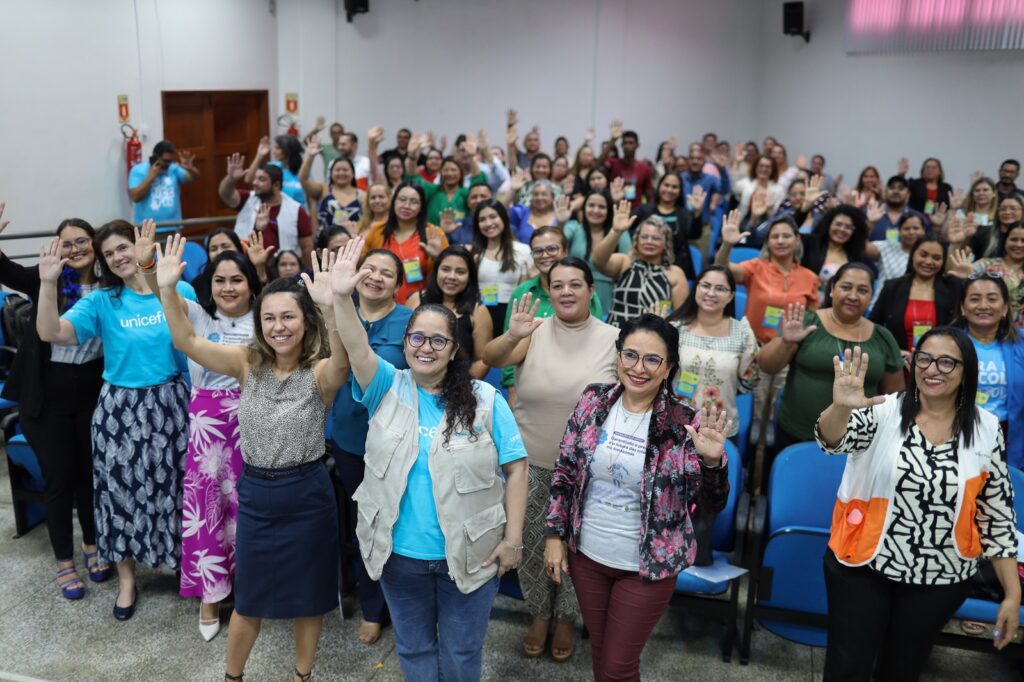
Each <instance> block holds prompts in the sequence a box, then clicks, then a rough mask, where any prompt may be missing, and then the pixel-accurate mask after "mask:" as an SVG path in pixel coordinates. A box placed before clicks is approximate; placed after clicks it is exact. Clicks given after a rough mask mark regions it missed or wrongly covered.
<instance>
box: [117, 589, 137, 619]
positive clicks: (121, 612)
mask: <svg viewBox="0 0 1024 682" xmlns="http://www.w3.org/2000/svg"><path fill="white" fill-rule="evenodd" d="M138 603H139V588H137V587H136V588H134V590H133V594H132V603H131V605H129V606H118V605H117V599H116V598H115V599H114V618H117V619H118V620H128V619H129V618H131V617H132V616H134V615H135V605H136V604H138Z"/></svg>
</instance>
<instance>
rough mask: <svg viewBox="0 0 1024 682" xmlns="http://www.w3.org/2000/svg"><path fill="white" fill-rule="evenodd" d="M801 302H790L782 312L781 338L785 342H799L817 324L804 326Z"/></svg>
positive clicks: (813, 329)
mask: <svg viewBox="0 0 1024 682" xmlns="http://www.w3.org/2000/svg"><path fill="white" fill-rule="evenodd" d="M805 311H806V308H805V307H804V304H803V303H790V304H789V305H788V306H786V310H785V311H784V312H783V313H782V340H783V341H785V342H786V343H800V342H801V341H803V340H804V339H806V338H807V337H808V336H810V335H811V334H812V333H813V332H814V331H815V330H816V329H817V328H818V325H816V324H812V325H811V326H809V327H805V326H804V312H805Z"/></svg>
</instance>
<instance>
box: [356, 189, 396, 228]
mask: <svg viewBox="0 0 1024 682" xmlns="http://www.w3.org/2000/svg"><path fill="white" fill-rule="evenodd" d="M374 187H380V188H381V189H383V190H384V193H385V194H386V195H387V196H388V198H389V199H390V198H391V190H389V189H388V186H387V184H386V183H383V182H374V183H372V184H371V185H370V186H369V187H367V188H366V194H365V195H364V196H363V212H362V215H361V216H360V217H359V223H358V226H357V233H356V234H354V235H352V236H353V237H358V236H359V235H361V234H366V232H367V231H369V229H370V228H371V227H373V211H371V210H370V192H372V191H373V188H374ZM385 220H387V218H386V217H385Z"/></svg>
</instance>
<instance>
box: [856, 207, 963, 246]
mask: <svg viewBox="0 0 1024 682" xmlns="http://www.w3.org/2000/svg"><path fill="white" fill-rule="evenodd" d="M869 219H870V218H869ZM946 241H948V242H949V243H950V244H957V245H959V244H963V243H964V242H965V241H967V231H966V230H965V229H964V221H962V220H961V219H960V216H958V215H956V214H953V215H951V216H950V217H949V220H948V221H947V223H946Z"/></svg>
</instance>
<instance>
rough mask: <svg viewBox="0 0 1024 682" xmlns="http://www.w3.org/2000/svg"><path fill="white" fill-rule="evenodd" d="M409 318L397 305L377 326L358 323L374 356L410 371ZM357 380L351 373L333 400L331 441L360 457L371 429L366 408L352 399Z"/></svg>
mask: <svg viewBox="0 0 1024 682" xmlns="http://www.w3.org/2000/svg"><path fill="white" fill-rule="evenodd" d="M410 317H412V311H411V310H409V309H408V308H406V307H405V306H404V305H396V306H395V307H394V308H393V309H392V310H391V312H390V313H388V314H387V315H385V316H384V317H382V318H381V319H379V320H377V321H376V322H366V321H365V320H363V319H362V318H360V320H359V321H360V322H362V323H363V329H365V330H366V336H367V337H368V338H369V339H370V348H372V349H373V352H374V353H376V354H377V355H378V356H379V357H382V358H384V359H385V360H387V361H388V362H390V363H391V364H392V365H394V366H395V367H397V368H398V369H406V368H407V367H408V365H406V364H405V354H404V352H403V341H404V338H405V328H406V326H407V325H408V324H409V318H410ZM355 380H356V379H355V377H354V376H353V375H352V374H351V373H349V376H348V380H347V381H346V382H345V383H344V384H342V385H341V388H339V389H338V393H337V394H336V395H335V396H334V405H333V406H332V407H331V439H332V440H333V441H334V443H335V444H336V445H337V446H338V447H339V448H341V449H342V450H344V451H345V452H348V453H351V454H353V455H359V456H360V457H361V456H363V455H364V454H365V453H366V431H367V430H368V429H369V425H370V415H369V413H368V412H367V411H366V407H365V406H364V405H363V404H361V403H360V402H358V401H357V400H356V399H355V398H353V397H352V386H353V385H354V384H355Z"/></svg>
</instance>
